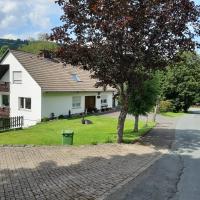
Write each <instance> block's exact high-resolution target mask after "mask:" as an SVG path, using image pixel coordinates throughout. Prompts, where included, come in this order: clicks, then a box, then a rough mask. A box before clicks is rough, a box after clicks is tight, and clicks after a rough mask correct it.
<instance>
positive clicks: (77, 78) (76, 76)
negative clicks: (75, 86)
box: [72, 74, 81, 82]
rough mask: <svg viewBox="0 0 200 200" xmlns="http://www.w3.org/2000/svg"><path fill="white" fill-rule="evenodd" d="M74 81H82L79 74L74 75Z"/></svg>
mask: <svg viewBox="0 0 200 200" xmlns="http://www.w3.org/2000/svg"><path fill="white" fill-rule="evenodd" d="M72 80H73V81H76V82H80V81H81V79H80V77H79V76H78V75H77V74H72Z"/></svg>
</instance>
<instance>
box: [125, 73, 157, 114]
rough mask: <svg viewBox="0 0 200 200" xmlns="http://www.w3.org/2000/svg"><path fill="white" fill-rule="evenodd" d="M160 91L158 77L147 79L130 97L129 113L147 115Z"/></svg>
mask: <svg viewBox="0 0 200 200" xmlns="http://www.w3.org/2000/svg"><path fill="white" fill-rule="evenodd" d="M159 92H160V84H159V80H158V77H156V76H155V77H154V78H153V79H151V80H147V81H145V82H144V83H143V85H141V86H140V88H139V89H137V90H136V89H135V90H132V93H131V96H130V98H129V107H128V113H129V114H133V115H146V114H147V113H148V112H150V111H151V110H152V108H153V106H155V104H156V101H157V98H158V95H159Z"/></svg>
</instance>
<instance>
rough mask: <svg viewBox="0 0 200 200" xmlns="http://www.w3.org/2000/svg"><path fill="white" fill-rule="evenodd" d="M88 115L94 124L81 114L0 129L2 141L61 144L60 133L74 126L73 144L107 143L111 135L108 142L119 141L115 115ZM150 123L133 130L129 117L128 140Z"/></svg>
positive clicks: (149, 127) (8, 142)
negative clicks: (8, 130)
mask: <svg viewBox="0 0 200 200" xmlns="http://www.w3.org/2000/svg"><path fill="white" fill-rule="evenodd" d="M87 119H89V120H91V121H92V122H93V124H90V125H82V124H81V121H80V118H79V119H71V120H67V119H64V120H53V121H49V122H43V123H40V124H38V125H36V126H33V127H31V128H27V129H24V130H19V131H10V132H5V133H1V134H0V144H35V145H61V143H62V135H61V133H62V131H63V130H65V129H72V130H74V145H83V144H92V143H93V142H97V143H98V144H100V143H107V142H108V138H109V142H111V141H112V142H116V134H115V128H116V124H117V119H116V118H112V117H103V116H90V117H87ZM148 125H149V126H148V127H145V123H144V122H142V121H141V122H140V124H139V127H140V131H139V133H137V134H135V133H134V134H133V133H132V130H131V126H132V120H126V123H125V138H124V139H125V141H127V142H128V141H129V142H132V141H133V140H135V139H137V138H138V137H139V136H140V135H142V134H144V133H146V132H147V131H149V130H150V129H151V128H152V127H154V125H155V124H154V123H152V122H149V124H148Z"/></svg>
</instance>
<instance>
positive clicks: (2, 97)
mask: <svg viewBox="0 0 200 200" xmlns="http://www.w3.org/2000/svg"><path fill="white" fill-rule="evenodd" d="M4 97H7V98H8V99H7V100H8V102H7V103H8V105H6V104H4V100H5V99H4ZM1 100H2V105H3V106H6V107H8V106H9V105H10V100H9V95H7V94H2V96H1Z"/></svg>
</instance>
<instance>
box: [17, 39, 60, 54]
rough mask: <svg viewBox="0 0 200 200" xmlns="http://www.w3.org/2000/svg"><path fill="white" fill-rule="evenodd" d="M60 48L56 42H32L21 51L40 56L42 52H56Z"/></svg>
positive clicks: (21, 48)
mask: <svg viewBox="0 0 200 200" xmlns="http://www.w3.org/2000/svg"><path fill="white" fill-rule="evenodd" d="M57 48H58V45H57V44H56V43H54V42H49V41H32V42H29V43H28V44H27V45H23V46H22V47H20V48H19V50H22V51H25V52H28V53H34V54H39V53H40V51H41V50H48V51H55V50H56V49H57Z"/></svg>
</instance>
